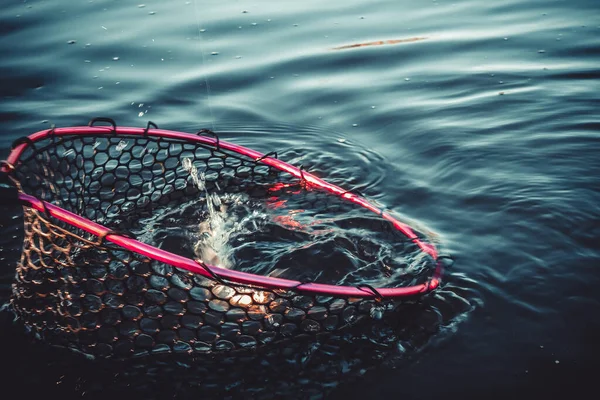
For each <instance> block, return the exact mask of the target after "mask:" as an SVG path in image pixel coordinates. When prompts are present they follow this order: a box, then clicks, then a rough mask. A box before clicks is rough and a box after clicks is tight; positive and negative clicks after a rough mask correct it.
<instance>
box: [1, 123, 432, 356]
mask: <svg viewBox="0 0 600 400" xmlns="http://www.w3.org/2000/svg"><path fill="white" fill-rule="evenodd" d="M183 160H187V161H185V162H183ZM193 170H194V171H196V172H198V174H200V175H194V174H193V173H190V172H191V171H193ZM14 176H15V178H16V179H17V181H18V182H19V185H20V186H21V189H22V190H23V192H25V193H27V194H30V195H33V196H35V197H37V198H39V199H42V200H45V201H47V202H49V203H52V204H55V205H57V206H60V207H62V208H64V209H66V210H69V211H71V212H73V213H76V214H78V215H82V216H84V217H86V218H88V219H90V220H92V221H95V222H97V223H100V224H102V225H105V226H107V227H109V228H111V229H114V230H115V231H120V232H125V231H127V232H133V233H134V234H136V235H141V234H143V233H144V231H145V227H144V225H143V223H142V222H141V221H144V219H145V218H148V217H150V216H152V215H154V214H156V213H160V212H164V210H170V209H173V208H176V207H177V206H178V205H180V204H182V203H184V202H186V201H191V200H193V199H197V198H199V197H201V196H200V195H201V194H202V192H203V191H206V192H207V193H208V192H211V193H214V192H218V193H220V194H223V195H227V194H234V193H244V195H246V196H248V197H249V198H250V199H251V200H253V201H254V200H256V201H258V200H261V201H262V200H265V201H267V203H268V200H269V199H272V198H273V196H274V195H275V193H276V194H277V196H279V197H278V198H277V201H271V203H270V204H278V202H281V201H284V202H285V203H286V205H287V206H288V207H290V206H292V207H293V208H295V209H307V208H310V209H315V210H319V209H327V210H329V211H332V210H333V211H337V210H339V211H340V212H346V211H352V209H355V208H357V207H358V206H356V205H353V204H350V203H349V202H346V201H343V199H340V198H338V197H337V196H331V195H326V194H324V193H320V192H318V191H311V190H305V188H303V187H302V184H301V183H299V182H298V179H296V178H294V177H292V176H289V175H288V174H286V173H282V172H280V171H279V170H277V169H274V168H271V167H269V166H266V165H264V164H261V163H259V162H257V161H256V160H253V159H250V158H248V157H245V156H243V155H241V154H238V153H233V152H229V151H226V150H224V149H222V148H219V147H218V146H216V147H214V146H208V145H203V144H201V143H195V142H194V143H192V142H186V141H182V140H178V139H166V138H162V137H152V136H142V135H130V136H126V135H119V136H117V135H107V134H103V135H102V134H99V135H96V136H89V135H85V136H82V135H67V136H49V137H48V138H47V139H44V140H40V141H37V142H35V143H33V144H30V145H28V147H27V149H26V150H25V151H24V152H23V154H22V155H21V157H20V159H19V164H18V165H17V166H16V170H15V175H14ZM198 176H201V178H202V182H203V183H202V185H198V182H197V179H198ZM282 188H283V189H282ZM201 206H202V204H201ZM203 207H204V208H202V207H200V211H199V212H206V209H205V208H206V205H205V206H203ZM161 210H162V211H161ZM24 217H25V241H24V248H23V254H22V258H21V261H20V264H19V265H18V268H17V273H16V281H15V283H14V285H13V298H12V305H13V307H14V309H15V311H16V312H17V314H18V315H19V316H20V317H21V319H22V320H23V321H24V322H25V323H26V325H28V326H29V327H31V328H32V331H33V332H34V333H35V334H36V335H38V336H40V337H41V338H43V339H44V340H45V341H48V342H50V343H53V344H58V345H61V346H66V347H70V348H73V349H76V350H78V351H81V352H83V353H86V354H93V355H96V356H99V357H127V356H131V355H146V354H165V353H175V354H178V353H179V354H207V353H215V352H224V351H232V350H237V351H242V350H245V349H255V348H259V347H261V346H263V345H265V344H267V343H271V342H278V341H282V340H286V338H290V337H296V336H298V335H304V336H306V335H308V336H316V337H318V336H319V335H321V336H322V335H327V334H328V333H330V332H336V331H339V330H340V329H342V328H347V327H350V326H355V325H356V324H358V323H359V322H360V321H361V320H369V319H373V318H374V319H380V318H381V316H382V315H384V314H385V313H386V312H387V311H389V310H391V309H393V308H394V307H395V306H396V305H397V303H395V302H392V301H391V300H385V301H378V300H373V299H363V298H339V297H338V298H336V297H330V296H315V295H306V294H302V293H300V292H297V291H293V290H292V291H290V290H277V289H275V290H269V289H265V288H259V287H250V286H243V285H238V284H233V283H230V282H227V281H223V280H221V279H209V278H206V277H204V276H201V275H198V274H194V273H192V272H189V271H186V270H183V269H178V268H175V267H172V266H171V265H168V264H165V263H161V262H158V261H156V260H153V259H150V258H147V257H145V256H142V255H140V254H137V253H135V252H132V251H129V250H126V249H124V248H121V247H118V246H116V245H114V244H111V243H109V242H108V241H106V240H104V241H103V240H99V238H97V237H95V236H93V235H90V234H87V233H86V232H84V231H82V230H80V229H76V228H73V227H72V226H70V225H68V224H65V223H64V222H61V221H58V220H56V219H54V218H52V217H50V216H49V215H48V214H47V213H44V212H39V211H36V210H34V209H32V208H28V207H26V208H25V212H24ZM362 221H363V222H362V223H364V219H363V220H362ZM367 221H368V223H369V224H372V225H374V226H376V227H377V229H378V230H379V231H381V232H382V234H389V235H397V233H395V232H394V229H392V228H390V226H389V225H388V224H387V223H386V222H385V221H383V220H381V219H374V218H373V219H367ZM354 222H355V220H354V219H348V220H346V221H345V222H344V223H345V224H348V225H352V224H353V223H354ZM396 239H397V241H398V243H401V241H400V240H398V237H396ZM151 244H155V243H151ZM159 244H160V243H159ZM401 245H402V246H409V247H410V246H413V247H414V246H415V245H414V243H408V244H406V243H401ZM257 257H258V256H257ZM429 266H431V265H429ZM430 272H431V268H429V269H425V268H424V269H423V273H422V274H417V275H416V277H415V278H414V279H415V282H416V281H420V282H422V281H423V280H424V279H425V278H426V273H430ZM412 283H414V282H412Z"/></svg>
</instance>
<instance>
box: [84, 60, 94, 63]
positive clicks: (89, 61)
mask: <svg viewBox="0 0 600 400" xmlns="http://www.w3.org/2000/svg"><path fill="white" fill-rule="evenodd" d="M83 62H85V63H91V62H92V61H91V60H83Z"/></svg>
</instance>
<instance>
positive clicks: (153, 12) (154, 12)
mask: <svg viewBox="0 0 600 400" xmlns="http://www.w3.org/2000/svg"><path fill="white" fill-rule="evenodd" d="M148 14H149V15H154V14H156V11H150V12H149V13H148Z"/></svg>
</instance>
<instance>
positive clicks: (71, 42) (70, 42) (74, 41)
mask: <svg viewBox="0 0 600 400" xmlns="http://www.w3.org/2000/svg"><path fill="white" fill-rule="evenodd" d="M67 43H68V44H75V43H77V41H76V40H72V39H71V40H69V41H68V42H67Z"/></svg>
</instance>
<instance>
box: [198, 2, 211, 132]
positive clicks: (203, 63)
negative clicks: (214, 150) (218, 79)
mask: <svg viewBox="0 0 600 400" xmlns="http://www.w3.org/2000/svg"><path fill="white" fill-rule="evenodd" d="M194 15H195V16H196V24H197V25H198V46H199V47H200V54H201V55H202V66H203V67H205V68H206V59H205V57H204V50H203V49H202V29H200V17H199V15H198V0H194ZM203 75H204V83H205V85H206V102H207V103H208V110H209V112H210V125H211V127H212V130H213V132H214V131H216V129H215V116H214V114H213V110H212V106H211V99H210V83H209V82H208V72H206V73H204V74H203Z"/></svg>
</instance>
